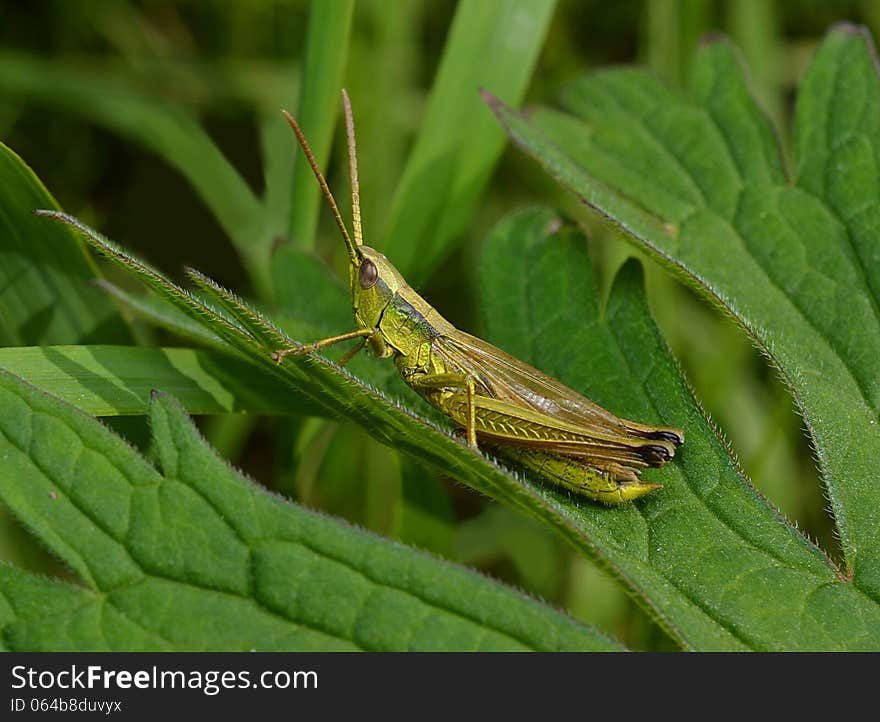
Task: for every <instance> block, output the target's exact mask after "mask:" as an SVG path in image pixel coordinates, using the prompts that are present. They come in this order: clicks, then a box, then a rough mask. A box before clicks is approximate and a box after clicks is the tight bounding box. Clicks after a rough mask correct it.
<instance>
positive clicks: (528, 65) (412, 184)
mask: <svg viewBox="0 0 880 722" xmlns="http://www.w3.org/2000/svg"><path fill="white" fill-rule="evenodd" d="M554 6H555V2H554V0H540V1H538V0H511V1H510V2H505V3H487V2H482V0H463V1H462V2H460V3H459V4H458V6H457V8H456V13H455V19H454V21H453V23H452V28H451V30H450V36H449V40H447V42H446V45H445V48H444V51H443V60H442V61H441V63H440V69H439V70H438V72H437V77H436V78H435V80H434V85H433V87H432V90H431V95H430V98H429V100H428V107H427V109H426V111H425V117H424V118H423V119H422V122H421V124H420V131H419V135H418V138H417V139H416V143H415V146H414V148H413V151H412V154H411V155H410V157H409V160H408V161H407V165H406V168H405V170H404V174H403V178H401V180H400V186H399V187H398V190H397V193H396V194H395V199H394V203H393V206H392V210H391V220H390V222H389V225H388V230H387V232H386V233H385V234H384V242H383V244H382V248H383V249H384V250H385V252H386V254H387V255H388V257H389V258H393V259H394V262H395V264H396V265H397V267H398V268H399V269H400V270H401V272H402V273H403V274H404V275H405V276H406V277H407V279H408V280H409V281H410V283H412V284H416V285H417V284H419V283H421V282H423V281H424V280H425V279H426V278H427V277H428V276H429V274H430V272H431V271H432V270H433V269H434V268H435V267H436V266H437V264H438V263H439V262H440V261H441V260H442V259H443V257H444V256H446V255H447V254H448V253H449V251H450V249H451V246H452V244H453V243H454V241H455V240H456V238H457V237H458V236H459V235H460V234H461V232H462V231H463V230H464V228H465V226H466V224H467V221H468V219H469V218H470V217H471V215H472V213H473V210H474V208H475V207H476V204H477V201H478V200H479V197H480V194H481V193H482V190H483V187H484V186H485V184H486V182H487V181H488V179H489V176H490V174H491V172H492V169H493V168H494V166H495V163H496V161H497V160H498V158H499V157H500V156H501V151H502V149H503V147H504V134H503V133H502V132H501V131H500V130H499V129H498V127H497V125H496V124H495V123H494V122H493V119H492V117H491V114H490V113H488V112H487V111H486V109H485V108H484V107H482V104H481V103H480V99H479V96H478V94H477V91H478V89H479V88H480V87H487V88H491V89H492V91H493V92H494V93H497V94H498V95H499V96H500V97H503V98H505V99H506V100H508V101H509V102H511V103H518V102H519V101H520V100H521V99H522V98H523V97H524V95H525V91H526V87H527V85H528V82H529V79H530V78H531V75H532V69H533V68H534V65H535V62H536V61H537V58H538V53H539V51H540V50H541V46H542V45H543V43H544V35H545V33H546V30H547V27H548V25H549V23H550V18H551V16H552V14H553V8H554Z"/></svg>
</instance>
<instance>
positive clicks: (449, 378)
mask: <svg viewBox="0 0 880 722" xmlns="http://www.w3.org/2000/svg"><path fill="white" fill-rule="evenodd" d="M410 384H411V385H412V386H413V387H414V388H418V389H424V390H426V391H430V390H438V391H439V390H440V389H446V388H458V389H462V390H463V391H464V392H465V393H467V426H466V427H465V430H466V432H467V442H468V446H472V447H474V448H475V449H476V448H477V404H476V396H477V394H476V384H474V380H473V378H471V377H470V376H468V375H467V374H453V373H446V374H426V375H424V376H415V377H413V378H412V379H410Z"/></svg>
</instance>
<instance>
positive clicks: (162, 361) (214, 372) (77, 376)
mask: <svg viewBox="0 0 880 722" xmlns="http://www.w3.org/2000/svg"><path fill="white" fill-rule="evenodd" d="M0 369H4V370H6V371H8V372H10V373H13V374H16V375H17V376H20V377H21V378H23V379H24V380H26V381H27V382H29V383H31V384H33V385H34V386H37V387H38V388H40V389H43V390H44V391H48V392H50V393H52V394H54V395H55V396H58V397H59V398H61V399H63V400H64V401H66V402H67V403H69V404H72V405H73V406H76V407H77V408H78V409H80V410H82V411H85V412H86V413H89V414H92V415H93V416H120V415H130V414H145V413H147V409H148V406H149V401H150V392H151V391H153V390H154V389H159V390H161V391H165V392H167V393H170V394H172V395H173V396H175V397H176V398H177V399H178V400H179V401H180V403H182V404H183V405H184V407H185V408H186V410H187V411H188V412H189V413H191V414H222V413H230V412H245V413H252V414H292V413H315V412H320V411H321V410H322V409H321V408H320V407H318V408H315V406H314V405H311V406H309V405H305V404H304V402H303V400H302V398H301V397H300V396H298V395H295V394H279V393H278V382H277V381H276V380H275V379H274V378H273V377H272V376H269V375H268V374H266V373H265V372H264V371H263V370H262V369H261V368H260V367H258V366H254V365H253V364H251V363H248V362H247V361H244V360H242V359H241V358H239V357H237V356H233V355H230V354H229V353H228V352H226V353H219V352H211V351H196V350H195V349H188V348H139V347H133V346H44V347H24V348H3V349H0Z"/></svg>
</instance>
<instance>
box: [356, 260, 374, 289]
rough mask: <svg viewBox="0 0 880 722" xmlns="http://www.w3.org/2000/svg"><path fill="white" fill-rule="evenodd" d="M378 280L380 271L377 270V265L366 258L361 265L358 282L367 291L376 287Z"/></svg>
mask: <svg viewBox="0 0 880 722" xmlns="http://www.w3.org/2000/svg"><path fill="white" fill-rule="evenodd" d="M378 280H379V269H377V268H376V264H375V263H373V262H372V261H370V260H369V259H366V258H365V259H364V260H363V263H361V270H360V271H358V282H359V283H360V284H361V288H363V289H364V290H365V291H366V290H367V289H368V288H372V287H373V286H375V285H376V281H378Z"/></svg>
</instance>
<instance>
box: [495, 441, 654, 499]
mask: <svg viewBox="0 0 880 722" xmlns="http://www.w3.org/2000/svg"><path fill="white" fill-rule="evenodd" d="M491 448H492V450H493V451H494V452H495V453H497V454H498V455H499V456H503V457H504V458H507V459H510V460H511V461H514V462H516V463H517V464H519V465H520V466H523V467H525V468H526V469H530V470H531V471H534V472H536V473H537V474H538V475H540V476H542V477H545V478H547V479H550V480H551V481H553V482H554V483H555V484H557V485H559V486H561V487H563V488H565V489H570V490H571V491H573V492H575V493H577V494H581V495H583V496H587V497H589V498H590V499H593V500H595V501H599V502H602V503H603V504H608V505H609V506H613V505H617V504H622V503H624V502H627V501H632V500H633V499H638V498H639V497H641V496H644V495H645V494H648V493H650V492H652V491H654V490H655V489H659V488H660V487H661V486H662V485H661V484H651V483H646V482H643V481H640V480H638V479H635V480H634V481H621V480H620V479H619V478H618V477H616V476H615V474H612V473H611V472H608V471H602V470H599V469H594V468H592V467H590V466H586V465H585V464H583V463H581V462H579V461H577V460H576V459H571V458H568V457H565V456H560V455H559V454H549V453H544V452H540V451H533V450H531V449H528V448H525V447H521V446H509V445H501V444H498V445H494V444H493V445H491Z"/></svg>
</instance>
